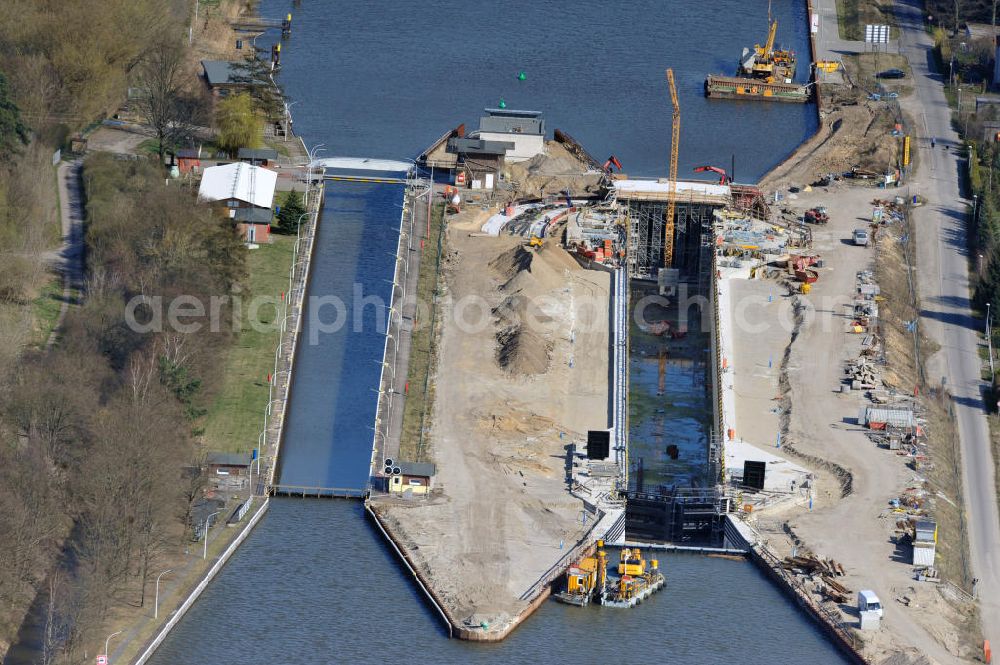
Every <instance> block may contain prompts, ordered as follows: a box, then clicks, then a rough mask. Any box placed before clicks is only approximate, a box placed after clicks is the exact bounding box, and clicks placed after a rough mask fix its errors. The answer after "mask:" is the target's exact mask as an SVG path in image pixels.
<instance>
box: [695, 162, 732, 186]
mask: <svg viewBox="0 0 1000 665" xmlns="http://www.w3.org/2000/svg"><path fill="white" fill-rule="evenodd" d="M708 171H710V172H712V173H717V174H719V184H720V185H728V184H729V183H731V182H732V181H733V179H732V178H730V177H729V174H728V173H726V171H725V170H724V169H720V168H719V167H718V166H698V167H695V169H694V172H695V173H705V172H708Z"/></svg>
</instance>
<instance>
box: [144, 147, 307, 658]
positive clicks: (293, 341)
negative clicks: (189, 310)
mask: <svg viewBox="0 0 1000 665" xmlns="http://www.w3.org/2000/svg"><path fill="white" fill-rule="evenodd" d="M295 138H296V139H297V140H298V141H299V143H300V144H301V145H302V148H303V150H306V146H305V142H304V141H303V140H302V138H301V137H298V136H297V137H295ZM306 152H307V153H308V150H306ZM324 192H325V186H324V184H323V183H322V182H321V183H320V184H319V185H318V186H315V187H314V186H313V184H312V177H311V173H310V177H309V179H308V181H307V183H306V198H305V201H306V206H307V210H308V212H309V216H308V217H307V218H306V224H305V226H306V234H305V235H303V236H302V239H304V240H306V245H307V248H306V251H305V252H300V254H299V255H298V256H295V257H294V258H293V261H292V265H291V266H290V268H289V273H290V280H291V281H293V282H294V285H293V289H292V290H291V291H290V292H289V294H288V297H287V298H286V301H291V305H290V306H291V309H292V312H293V314H292V315H293V316H294V317H295V326H294V329H293V330H292V332H291V335H289V337H288V339H287V340H286V339H284V338H279V340H278V345H277V347H278V349H284V352H283V353H280V354H279V353H276V359H275V370H277V365H278V364H279V363H280V364H282V365H283V366H284V367H285V369H287V379H286V382H285V384H284V385H283V386H282V388H283V397H282V400H281V403H282V409H281V413H280V415H279V416H278V417H277V418H274V417H272V419H271V421H270V427H271V428H273V429H274V430H275V437H274V439H273V441H274V443H273V444H272V445H273V449H272V450H271V451H270V453H268V454H267V455H266V457H267V458H268V463H267V465H266V466H267V468H268V469H269V471H268V479H267V482H266V483H265V482H264V481H263V474H262V473H261V474H260V475H259V476H258V479H257V483H258V486H257V488H258V489H261V488H262V491H261V492H257V491H256V490H255V488H254V487H253V485H251V488H250V496H251V498H255V497H261V498H263V503H262V504H261V506H260V507H259V508H258V509H257V510H256V511H255V512H254V514H253V515H252V516H251V517H250V519H249V520H248V521H247V522H246V523H245V524H243V525H242V526H241V527H240V528H239V530H238V531H237V532H236V534H235V535H234V536H233V539H232V541H230V543H229V545H228V546H227V547H226V549H225V550H223V552H222V553H221V554H220V555H219V556H218V558H217V559H216V561H215V563H214V564H213V565H212V566H211V567H210V568H209V569H208V570H207V571H206V572H204V573H202V575H201V576H199V578H198V582H197V584H196V585H195V586H194V588H193V589H191V590H190V591H189V592H187V593H186V594H183V595H181V596H179V597H178V598H177V599H176V601H175V603H173V604H168V603H164V604H163V605H162V606H161V607H160V609H162V610H163V611H164V619H163V620H162V621H161V622H160V624H159V626H160V627H159V628H158V629H154V631H153V636H152V637H151V638H149V639H148V640H147V641H146V642H145V643H144V644H143V646H141V647H140V652H139V654H138V656H136V657H135V658H134V659H133V660H132V661H131V662H132V663H133V664H134V665H143V664H144V663H146V662H147V661H148V660H149V659H150V658H151V657H152V656H153V654H154V653H155V652H156V649H157V648H158V647H159V646H160V644H162V643H163V641H164V640H165V639H166V638H167V636H168V635H169V634H170V632H171V631H172V630H173V629H174V627H175V626H176V625H177V624H178V623H179V622H180V620H181V618H182V617H183V616H184V615H185V614H186V613H187V611H188V610H189V609H190V608H191V606H192V605H193V604H194V603H195V601H197V600H198V598H199V597H200V596H201V594H202V593H203V592H204V591H205V589H206V588H208V585H209V584H210V583H211V582H212V580H213V579H215V577H216V575H218V573H219V572H220V571H221V570H222V569H223V568H224V567H225V565H226V564H227V563H228V562H229V559H230V558H232V556H233V554H235V553H236V551H237V550H238V549H239V547H240V545H242V544H243V542H244V541H245V540H246V539H247V538H248V537H249V536H250V532H251V531H253V529H254V528H255V527H256V526H257V524H258V523H259V522H260V521H261V519H263V517H264V514H265V513H266V512H267V510H268V508H269V507H270V502H271V497H270V488H271V486H272V485H273V484H274V477H275V473H276V470H277V467H278V464H277V461H278V459H277V456H278V453H279V451H280V448H281V439H282V436H283V435H284V425H285V419H284V414H285V407H286V406H287V404H288V400H289V397H290V392H291V385H292V381H291V376H292V375H291V368H292V366H293V365H294V362H295V355H296V350H297V348H298V340H299V334H300V332H301V327H302V305H303V302H304V299H305V294H306V290H307V288H308V284H309V276H310V274H311V272H312V255H313V248H314V246H315V242H314V240H315V235H316V229H317V227H318V226H319V221H320V217H321V215H322V210H323V200H324V199H323V193H324ZM310 194H314V195H315V196H316V197H317V198H316V199H315V200H312V198H311V197H310V196H309V195H310ZM300 266H301V267H300ZM285 320H286V321H287V315H286V319H285ZM282 332H284V331H282ZM286 341H287V342H288V344H287V345H286V344H285V342H286ZM283 371H284V370H283ZM277 376H278V372H277V371H275V373H274V377H275V379H274V383H272V386H273V385H275V384H276V383H277ZM267 427H268V426H265V430H266V431H267ZM266 447H267V439H266V438H265V440H264V446H263V448H265V449H266ZM259 454H260V457H259V458H258V459H263V458H264V457H265V453H264V451H263V450H262V451H261V452H260V453H259ZM258 473H260V472H258ZM206 537H207V534H206Z"/></svg>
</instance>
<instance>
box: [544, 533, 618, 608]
mask: <svg viewBox="0 0 1000 665" xmlns="http://www.w3.org/2000/svg"><path fill="white" fill-rule="evenodd" d="M607 581H608V556H607V554H605V552H604V541H603V540H598V541H597V551H596V552H595V553H594V555H593V556H585V557H583V558H582V559H580V560H579V561H577V562H576V563H575V564H573V565H572V566H570V567H569V570H568V571H566V591H563V592H559V593H556V594H555V598H556V600H560V601H562V602H564V603H568V604H570V605H579V606H585V605H587V604H589V603H590V601H591V599H592V598H593V597H594V596H597V597H601V596H602V595H603V594H604V587H605V585H606V584H607Z"/></svg>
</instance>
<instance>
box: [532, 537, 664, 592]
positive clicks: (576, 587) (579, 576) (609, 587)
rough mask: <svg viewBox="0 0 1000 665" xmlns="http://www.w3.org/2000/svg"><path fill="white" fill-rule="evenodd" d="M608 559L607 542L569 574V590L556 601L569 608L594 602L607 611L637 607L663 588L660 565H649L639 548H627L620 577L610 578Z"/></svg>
mask: <svg viewBox="0 0 1000 665" xmlns="http://www.w3.org/2000/svg"><path fill="white" fill-rule="evenodd" d="M607 567H608V557H607V554H606V553H605V551H604V541H603V540H598V541H597V551H596V553H594V554H593V555H590V556H585V557H583V558H582V559H580V560H579V561H577V562H576V563H575V564H573V565H572V566H570V567H569V570H567V571H566V587H565V588H564V589H563V590H561V591H558V592H556V593H554V594H553V595H552V597H553V598H555V599H556V600H558V601H559V602H561V603H566V604H567V605H576V606H577V607H586V606H587V605H589V604H590V603H591V602H592V601H593V602H597V603H600V604H601V605H604V606H606V607H614V608H619V609H627V608H630V607H635V606H636V605H638V604H639V603H641V602H642V601H644V600H646V599H647V598H649V597H650V596H652V595H653V594H654V593H656V592H657V591H659V590H660V589H662V588H663V586H664V585H665V584H666V578H665V577H664V576H663V573H661V572H660V566H659V561H657V560H656V559H652V560H650V561H648V562H647V561H646V559H644V558H643V556H642V552H641V551H640V550H639V548H637V547H626V548H623V549H622V551H621V555H620V557H619V561H618V575H619V577H609V576H608V574H607Z"/></svg>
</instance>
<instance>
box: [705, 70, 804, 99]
mask: <svg viewBox="0 0 1000 665" xmlns="http://www.w3.org/2000/svg"><path fill="white" fill-rule="evenodd" d="M810 95H811V92H810V86H809V85H803V84H800V83H784V82H782V81H773V82H768V81H762V80H759V79H752V78H742V77H739V76H719V75H716V74H709V75H708V77H707V78H706V79H705V96H706V97H708V98H710V99H753V100H758V99H762V100H765V101H774V102H792V103H795V104H804V103H806V102H808V101H809V98H810Z"/></svg>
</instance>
